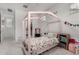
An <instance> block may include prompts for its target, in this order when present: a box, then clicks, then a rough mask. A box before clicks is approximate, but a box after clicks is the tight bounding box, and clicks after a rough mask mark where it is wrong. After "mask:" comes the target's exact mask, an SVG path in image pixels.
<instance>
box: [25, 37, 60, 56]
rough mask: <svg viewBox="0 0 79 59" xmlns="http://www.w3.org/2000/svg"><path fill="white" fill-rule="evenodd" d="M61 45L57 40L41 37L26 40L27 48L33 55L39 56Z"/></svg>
mask: <svg viewBox="0 0 79 59" xmlns="http://www.w3.org/2000/svg"><path fill="white" fill-rule="evenodd" d="M58 43H59V41H58V39H57V38H48V37H39V38H30V39H26V40H25V42H24V44H25V48H26V49H27V50H28V51H29V53H31V54H39V53H42V52H43V51H46V50H48V49H50V48H52V47H54V46H56V45H57V44H58Z"/></svg>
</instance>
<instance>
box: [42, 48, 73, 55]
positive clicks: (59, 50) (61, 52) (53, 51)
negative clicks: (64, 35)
mask: <svg viewBox="0 0 79 59" xmlns="http://www.w3.org/2000/svg"><path fill="white" fill-rule="evenodd" d="M42 55H74V54H73V53H72V52H69V51H68V50H65V49H64V48H60V47H55V48H52V49H50V50H48V51H46V52H44V53H42Z"/></svg>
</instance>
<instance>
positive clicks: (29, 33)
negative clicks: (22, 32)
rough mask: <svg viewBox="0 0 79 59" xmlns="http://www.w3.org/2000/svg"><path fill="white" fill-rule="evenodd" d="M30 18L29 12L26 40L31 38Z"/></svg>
mask: <svg viewBox="0 0 79 59" xmlns="http://www.w3.org/2000/svg"><path fill="white" fill-rule="evenodd" d="M30 27H31V17H30V12H28V38H31V30H30Z"/></svg>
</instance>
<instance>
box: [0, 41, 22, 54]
mask: <svg viewBox="0 0 79 59" xmlns="http://www.w3.org/2000/svg"><path fill="white" fill-rule="evenodd" d="M21 47H22V44H21V43H17V42H15V41H4V42H2V43H0V55H23V52H22V48H21Z"/></svg>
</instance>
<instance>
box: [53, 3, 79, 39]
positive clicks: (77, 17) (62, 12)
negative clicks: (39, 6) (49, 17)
mask: <svg viewBox="0 0 79 59" xmlns="http://www.w3.org/2000/svg"><path fill="white" fill-rule="evenodd" d="M69 8H70V6H69V5H68V4H57V5H56V6H55V7H54V8H53V10H56V11H57V12H58V13H57V14H56V15H57V16H58V17H60V19H61V20H62V30H63V31H62V32H63V33H69V34H70V35H71V37H78V38H79V34H78V33H79V27H71V26H67V25H64V21H68V22H70V23H72V24H79V13H76V14H70V9H69Z"/></svg>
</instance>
